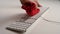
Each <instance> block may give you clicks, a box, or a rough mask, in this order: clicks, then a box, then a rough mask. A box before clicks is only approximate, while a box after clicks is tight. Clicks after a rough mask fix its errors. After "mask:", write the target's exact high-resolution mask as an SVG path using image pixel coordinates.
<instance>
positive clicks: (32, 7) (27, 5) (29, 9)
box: [22, 2, 40, 16]
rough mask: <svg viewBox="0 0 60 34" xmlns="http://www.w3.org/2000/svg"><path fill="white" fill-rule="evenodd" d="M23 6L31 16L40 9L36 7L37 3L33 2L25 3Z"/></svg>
mask: <svg viewBox="0 0 60 34" xmlns="http://www.w3.org/2000/svg"><path fill="white" fill-rule="evenodd" d="M22 8H23V9H24V10H26V13H27V14H28V15H29V16H33V15H35V14H37V13H38V12H39V11H40V10H39V9H38V8H36V5H35V4H34V3H32V2H27V3H25V4H24V5H22Z"/></svg>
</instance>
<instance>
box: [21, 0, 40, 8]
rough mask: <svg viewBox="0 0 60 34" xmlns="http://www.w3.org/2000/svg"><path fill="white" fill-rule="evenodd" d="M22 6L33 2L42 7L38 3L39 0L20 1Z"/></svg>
mask: <svg viewBox="0 0 60 34" xmlns="http://www.w3.org/2000/svg"><path fill="white" fill-rule="evenodd" d="M20 2H21V4H22V5H24V3H26V2H33V3H35V4H36V6H37V7H40V6H41V5H40V4H39V3H38V0H20Z"/></svg>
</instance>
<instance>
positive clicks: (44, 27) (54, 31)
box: [0, 0, 60, 34]
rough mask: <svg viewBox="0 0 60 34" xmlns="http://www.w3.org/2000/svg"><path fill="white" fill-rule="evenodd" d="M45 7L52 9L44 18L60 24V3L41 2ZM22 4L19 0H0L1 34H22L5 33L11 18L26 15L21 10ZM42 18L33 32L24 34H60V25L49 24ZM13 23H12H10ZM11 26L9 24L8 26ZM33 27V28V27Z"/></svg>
mask: <svg viewBox="0 0 60 34" xmlns="http://www.w3.org/2000/svg"><path fill="white" fill-rule="evenodd" d="M39 2H40V3H41V4H42V5H43V6H49V7H50V9H49V10H47V11H46V12H45V13H44V14H43V15H42V17H44V18H45V19H48V20H51V21H57V22H60V10H59V9H60V2H59V1H39ZM20 6H21V4H20V2H19V0H0V34H20V33H15V32H12V31H8V30H7V31H5V30H4V27H5V26H6V25H4V24H7V23H6V22H7V20H8V21H9V19H8V18H9V17H10V16H13V15H15V14H20V13H25V11H23V12H20V10H22V9H21V8H20ZM42 17H40V18H39V19H38V20H37V21H36V22H38V23H37V24H36V25H35V26H34V28H32V30H30V31H27V32H26V33H24V34H60V23H54V22H48V21H45V20H44V19H43V18H42ZM10 23H11V22H10ZM7 25H9V24H7ZM31 27H32V26H31Z"/></svg>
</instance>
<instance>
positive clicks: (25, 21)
mask: <svg viewBox="0 0 60 34" xmlns="http://www.w3.org/2000/svg"><path fill="white" fill-rule="evenodd" d="M47 9H48V8H47V7H41V8H40V10H41V11H40V12H39V13H38V14H36V15H35V16H32V17H30V16H28V15H25V16H22V17H21V19H20V20H18V21H16V23H12V24H10V25H9V26H7V27H6V29H8V30H11V31H14V32H26V31H27V29H28V28H29V27H30V26H31V25H32V24H33V23H34V22H35V21H36V20H37V19H38V18H39V17H40V16H41V15H42V14H43V13H44V12H45V11H46V10H47Z"/></svg>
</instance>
